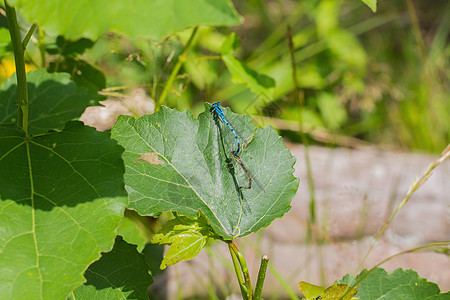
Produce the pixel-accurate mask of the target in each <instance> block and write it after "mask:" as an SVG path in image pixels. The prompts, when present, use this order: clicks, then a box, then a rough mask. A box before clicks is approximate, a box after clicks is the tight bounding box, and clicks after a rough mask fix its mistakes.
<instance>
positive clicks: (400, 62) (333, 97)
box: [0, 0, 450, 153]
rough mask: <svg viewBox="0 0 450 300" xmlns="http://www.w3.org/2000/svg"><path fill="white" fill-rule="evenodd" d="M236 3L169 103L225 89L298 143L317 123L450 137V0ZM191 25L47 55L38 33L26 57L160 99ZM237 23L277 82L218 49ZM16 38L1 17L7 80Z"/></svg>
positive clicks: (393, 134)
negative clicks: (229, 24)
mask: <svg viewBox="0 0 450 300" xmlns="http://www.w3.org/2000/svg"><path fill="white" fill-rule="evenodd" d="M234 4H235V7H236V9H237V11H238V12H239V14H241V15H242V16H243V20H244V21H243V23H242V24H241V25H238V26H235V27H233V28H212V27H200V29H199V32H198V34H197V35H196V37H195V40H194V41H193V45H192V47H191V48H190V49H189V52H188V53H187V57H188V59H187V60H186V61H185V62H184V63H183V65H182V68H181V70H180V71H179V72H178V76H177V78H176V79H175V82H174V84H173V85H172V87H171V89H170V90H169V95H168V97H167V99H166V101H165V104H166V105H168V106H170V107H174V108H178V109H179V110H183V109H190V110H191V111H193V112H196V113H198V112H201V111H203V109H204V108H203V104H202V103H203V102H205V101H206V102H214V101H217V100H221V101H222V102H224V105H225V106H230V107H231V108H232V110H233V111H235V112H237V113H245V114H249V115H253V116H255V118H254V120H257V121H258V122H259V124H260V125H265V124H271V125H273V126H274V127H276V128H277V129H278V130H279V131H280V132H281V133H282V135H283V136H285V137H287V138H288V139H289V140H291V141H294V142H297V141H300V140H301V137H300V134H299V131H303V132H310V131H311V130H312V128H315V129H316V130H318V129H320V131H319V132H321V133H322V134H319V136H315V135H314V134H311V135H307V138H308V139H309V141H310V142H312V143H314V144H316V143H318V144H325V145H334V144H336V142H337V141H338V140H339V139H337V138H336V137H339V136H346V137H354V138H356V140H354V142H355V144H354V145H352V144H351V142H350V144H349V145H347V144H346V145H345V146H357V145H359V144H358V141H359V140H361V141H365V142H368V143H372V144H377V145H382V146H384V147H386V148H390V149H402V150H421V151H426V152H434V153H437V152H440V151H442V149H443V148H444V146H445V145H446V144H447V143H448V141H449V140H450V138H449V137H450V122H449V121H448V120H449V116H450V105H449V80H448V79H449V72H450V71H449V70H450V68H449V61H450V60H449V55H450V47H449V44H448V41H449V30H450V3H449V2H448V1H446V0H435V1H432V2H429V1H412V0H392V1H379V3H378V10H377V12H376V13H373V12H372V11H371V10H370V9H369V8H368V7H367V6H366V5H364V4H363V3H362V2H361V1H348V0H346V1H344V0H321V1H318V0H305V1H291V0H276V1H275V0H274V1H259V0H252V1H244V2H238V1H236V2H235V3H234ZM2 23H3V25H4V23H5V20H4V19H3V20H2ZM25 25H26V24H24V28H26V27H25ZM288 26H291V28H292V41H293V54H294V61H295V65H296V75H297V76H296V77H297V80H296V81H297V84H296V83H295V80H293V76H292V73H293V70H292V62H293V61H292V59H291V56H290V51H289V41H288V32H287V31H288V30H287V27H288ZM191 32H192V29H187V30H186V31H184V32H181V33H180V34H176V35H172V36H170V37H168V38H166V39H165V40H163V41H158V42H154V41H151V40H148V39H134V40H132V39H129V38H127V37H125V36H121V35H117V34H114V33H110V34H107V35H105V36H103V37H102V38H101V39H100V40H98V41H95V42H93V41H89V40H86V39H81V40H80V41H77V42H76V43H71V42H68V41H65V40H64V39H63V38H62V37H45V47H46V50H47V51H46V55H47V56H46V57H42V54H41V52H40V51H39V49H38V47H39V44H38V45H36V44H30V47H29V51H28V53H29V56H28V62H29V65H28V67H29V68H30V69H32V68H37V67H38V66H40V65H41V64H42V59H43V58H44V59H45V65H46V67H47V68H48V69H49V70H50V71H66V72H69V73H71V74H72V75H73V77H74V79H75V80H77V72H80V71H86V70H88V69H89V71H90V72H91V73H90V74H91V75H90V76H91V78H90V80H89V82H86V80H85V79H84V81H85V82H81V84H84V85H85V86H88V87H89V86H90V87H91V88H92V89H93V90H96V89H99V88H100V89H104V88H108V89H107V90H105V91H104V94H106V95H108V96H111V97H112V98H114V97H116V98H120V99H123V98H121V97H118V96H123V95H124V94H125V95H129V94H130V93H131V94H132V92H131V91H132V90H133V89H135V88H141V89H143V91H144V92H145V94H146V95H148V96H149V98H150V99H156V98H158V97H159V96H160V95H161V93H162V90H163V86H164V83H165V82H166V81H167V80H168V77H169V75H170V73H171V71H172V69H173V67H174V65H175V64H174V61H175V59H176V58H177V57H178V55H179V54H180V53H181V51H182V49H183V45H184V44H185V43H186V41H187V39H188V37H189V35H190V34H191ZM230 32H236V34H237V36H238V37H239V38H240V41H241V44H240V47H238V48H237V50H236V51H235V53H234V55H235V56H236V57H238V58H239V59H240V60H241V61H242V62H243V63H244V64H245V65H246V66H248V67H249V68H251V69H253V70H256V71H257V72H258V73H260V74H265V75H268V76H269V77H271V78H273V79H274V80H275V82H270V81H269V82H268V83H267V84H263V86H264V88H263V89H259V90H255V89H252V88H249V87H248V86H246V85H245V84H236V83H235V82H233V81H232V78H231V76H230V73H229V72H228V71H227V69H226V66H225V64H224V63H223V62H222V61H221V60H220V47H221V46H222V43H223V41H224V40H225V38H226V36H227V35H228V34H229V33H230ZM2 40H3V43H2ZM8 41H9V36H8V32H7V31H6V29H5V28H1V30H0V46H4V47H2V50H0V57H2V60H1V66H0V69H1V73H0V79H2V80H4V79H6V78H8V77H9V76H10V75H11V74H12V72H13V71H14V68H13V60H12V55H11V53H10V51H8V50H10V49H8V47H7V45H8ZM41 47H42V45H41ZM74 70H77V72H74ZM95 71H97V72H95ZM80 77H81V76H80ZM79 81H81V79H80V80H79ZM78 83H80V82H78ZM108 92H110V93H109V94H108ZM119 92H120V94H119ZM137 113H139V112H137ZM256 116H259V117H260V118H256ZM267 118H269V119H267Z"/></svg>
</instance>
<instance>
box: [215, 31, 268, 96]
mask: <svg viewBox="0 0 450 300" xmlns="http://www.w3.org/2000/svg"><path fill="white" fill-rule="evenodd" d="M238 45H239V39H238V37H237V36H236V34H234V33H232V34H231V35H230V36H228V37H227V39H226V40H225V42H224V44H223V46H222V60H223V62H224V63H225V65H226V66H227V68H228V71H229V72H230V73H231V78H232V81H233V82H234V83H244V84H246V85H247V87H248V88H249V89H250V90H251V91H252V92H254V93H255V94H257V95H262V96H264V97H265V98H267V99H271V95H270V94H271V93H270V91H269V89H270V88H273V87H274V86H275V81H274V80H273V79H272V78H270V77H269V76H267V75H264V74H259V73H258V72H256V71H255V70H252V69H250V68H249V67H247V66H246V65H245V64H243V63H242V62H241V61H239V59H237V58H235V57H234V56H233V55H232V52H233V51H234V50H236V47H237V46H238Z"/></svg>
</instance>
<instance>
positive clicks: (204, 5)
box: [8, 0, 241, 40]
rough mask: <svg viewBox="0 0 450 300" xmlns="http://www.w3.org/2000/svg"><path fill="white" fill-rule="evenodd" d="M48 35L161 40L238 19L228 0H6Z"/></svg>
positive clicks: (93, 38) (236, 21)
mask: <svg viewBox="0 0 450 300" xmlns="http://www.w3.org/2000/svg"><path fill="white" fill-rule="evenodd" d="M8 3H10V5H13V6H17V7H18V8H19V11H20V12H21V13H22V14H23V16H24V17H25V18H26V19H27V20H28V21H30V22H33V23H37V24H38V25H39V26H41V27H42V28H43V29H44V30H45V31H46V32H48V33H49V34H51V35H63V36H65V37H66V38H67V39H70V40H75V39H78V38H81V37H85V38H88V39H92V40H96V39H97V38H98V37H99V36H101V35H103V34H104V33H105V32H106V31H108V30H114V31H117V32H120V33H123V34H126V35H128V36H130V37H152V38H155V39H161V38H162V37H164V36H166V35H169V34H172V33H173V32H176V31H179V30H182V29H185V28H187V27H189V26H195V25H211V26H232V25H236V24H238V23H239V22H241V18H240V17H239V15H238V14H237V12H236V11H235V9H234V7H233V5H232V3H231V1H229V0H130V1H121V0H88V1H86V0H84V1H78V0H65V1H63V2H61V1H59V0H47V1H36V0H8Z"/></svg>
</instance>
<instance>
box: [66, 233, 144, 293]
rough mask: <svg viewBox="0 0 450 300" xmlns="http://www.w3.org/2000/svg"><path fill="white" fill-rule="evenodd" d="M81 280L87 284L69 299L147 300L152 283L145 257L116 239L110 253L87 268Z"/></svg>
mask: <svg viewBox="0 0 450 300" xmlns="http://www.w3.org/2000/svg"><path fill="white" fill-rule="evenodd" d="M84 276H85V277H86V279H87V282H86V283H85V284H84V285H82V286H81V287H79V288H78V289H76V290H75V291H74V293H73V296H74V297H71V298H69V299H74V300H75V299H76V300H79V299H86V300H103V299H108V300H114V299H117V300H120V299H136V300H144V299H148V296H147V289H148V287H149V286H150V285H151V284H152V282H153V279H152V276H151V275H150V274H149V270H148V265H147V264H146V263H145V260H144V255H142V254H140V253H139V252H137V251H136V246H134V245H130V244H128V243H127V242H125V241H124V240H123V239H122V237H120V236H119V237H117V238H116V242H115V244H114V248H113V249H112V250H111V252H108V253H103V254H102V257H101V258H100V260H99V261H96V262H95V263H93V264H92V265H90V266H89V269H87V270H86V272H85V273H84Z"/></svg>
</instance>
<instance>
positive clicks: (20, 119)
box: [5, 0, 28, 136]
mask: <svg viewBox="0 0 450 300" xmlns="http://www.w3.org/2000/svg"><path fill="white" fill-rule="evenodd" d="M5 12H6V19H7V20H8V27H9V33H10V35H11V44H12V47H13V51H14V61H15V64H16V77H17V96H18V106H19V109H18V115H17V124H18V125H19V126H20V127H22V129H23V130H24V131H25V134H26V135H27V136H28V90H27V76H26V72H25V57H24V47H23V44H22V41H21V38H20V32H19V25H18V24H17V16H16V10H15V8H14V7H11V6H9V5H8V2H7V1H6V0H5Z"/></svg>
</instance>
